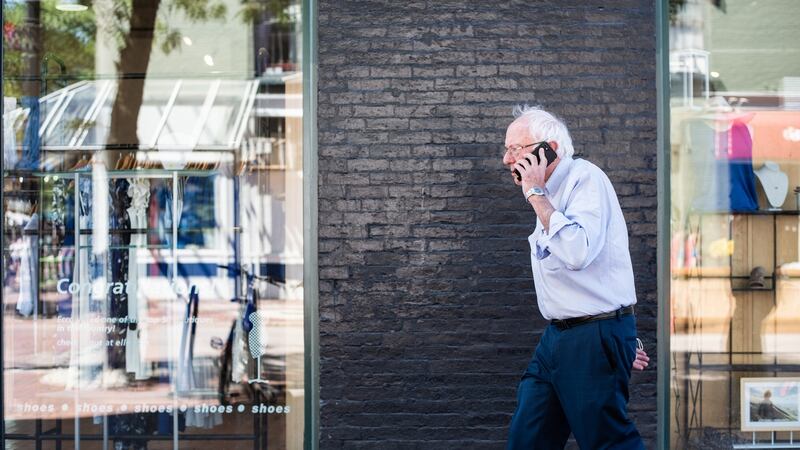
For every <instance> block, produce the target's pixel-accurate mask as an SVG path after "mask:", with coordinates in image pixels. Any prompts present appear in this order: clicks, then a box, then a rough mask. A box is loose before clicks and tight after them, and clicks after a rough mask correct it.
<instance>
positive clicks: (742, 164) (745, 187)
mask: <svg viewBox="0 0 800 450" xmlns="http://www.w3.org/2000/svg"><path fill="white" fill-rule="evenodd" d="M720 126H724V124H722V125H720ZM683 127H684V133H685V139H686V146H687V151H688V154H689V157H690V160H689V163H690V164H691V166H690V167H687V169H688V170H690V172H689V173H688V174H687V175H688V176H689V177H690V178H689V179H688V180H687V182H688V183H689V186H690V189H692V199H691V208H692V209H693V210H694V211H698V212H727V211H755V210H757V209H758V195H757V194H756V179H755V173H754V172H753V140H752V137H751V136H750V131H749V130H748V129H747V125H746V124H744V123H742V122H739V121H734V122H732V123H731V124H730V126H729V128H727V129H723V130H716V129H715V127H714V123H713V122H712V123H711V124H709V123H708V121H706V120H703V119H689V120H686V121H685V123H684V124H683Z"/></svg>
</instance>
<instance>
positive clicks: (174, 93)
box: [148, 80, 183, 149]
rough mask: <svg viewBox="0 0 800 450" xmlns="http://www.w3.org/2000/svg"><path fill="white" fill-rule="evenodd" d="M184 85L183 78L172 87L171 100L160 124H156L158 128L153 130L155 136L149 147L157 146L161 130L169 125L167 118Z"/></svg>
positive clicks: (151, 139)
mask: <svg viewBox="0 0 800 450" xmlns="http://www.w3.org/2000/svg"><path fill="white" fill-rule="evenodd" d="M182 85H183V80H178V81H176V82H175V87H174V88H172V93H171V94H170V96H169V100H167V105H166V107H165V108H164V114H162V115H161V119H159V120H158V126H156V129H155V131H154V132H153V137H152V138H150V145H149V146H148V148H150V149H154V148H156V145H157V144H158V138H159V137H160V136H161V132H162V131H163V130H164V127H165V126H166V125H167V119H169V115H170V113H171V112H172V107H173V106H175V100H176V99H177V98H178V92H180V90H181V86H182Z"/></svg>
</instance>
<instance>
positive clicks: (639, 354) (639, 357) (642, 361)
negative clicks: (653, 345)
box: [633, 348, 650, 370]
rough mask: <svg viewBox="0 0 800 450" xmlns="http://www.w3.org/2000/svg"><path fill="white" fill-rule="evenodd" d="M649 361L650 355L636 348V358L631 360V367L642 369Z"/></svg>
mask: <svg viewBox="0 0 800 450" xmlns="http://www.w3.org/2000/svg"><path fill="white" fill-rule="evenodd" d="M649 362H650V357H649V356H647V353H645V351H644V350H641V349H638V348H637V349H636V359H634V360H633V368H634V369H635V370H644V369H645V368H646V367H647V364H648V363H649Z"/></svg>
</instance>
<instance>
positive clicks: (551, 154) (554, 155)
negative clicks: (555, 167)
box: [514, 142, 558, 181]
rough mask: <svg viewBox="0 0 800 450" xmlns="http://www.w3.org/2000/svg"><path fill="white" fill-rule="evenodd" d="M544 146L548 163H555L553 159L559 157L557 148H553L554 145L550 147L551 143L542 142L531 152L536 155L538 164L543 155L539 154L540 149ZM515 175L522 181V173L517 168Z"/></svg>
mask: <svg viewBox="0 0 800 450" xmlns="http://www.w3.org/2000/svg"><path fill="white" fill-rule="evenodd" d="M542 148H543V149H544V157H545V158H547V165H548V166H549V165H550V164H552V163H553V161H555V160H556V158H558V154H557V153H556V151H555V150H553V147H550V144H548V143H547V142H540V143H539V145H537V146H536V147H534V148H533V150H532V151H531V153H533V155H534V156H536V163H537V164H538V163H539V161H541V160H542V158H541V156H539V151H540V149H542ZM514 177H515V178H516V179H517V181H522V175H521V174H520V173H519V171H518V170H517V169H514Z"/></svg>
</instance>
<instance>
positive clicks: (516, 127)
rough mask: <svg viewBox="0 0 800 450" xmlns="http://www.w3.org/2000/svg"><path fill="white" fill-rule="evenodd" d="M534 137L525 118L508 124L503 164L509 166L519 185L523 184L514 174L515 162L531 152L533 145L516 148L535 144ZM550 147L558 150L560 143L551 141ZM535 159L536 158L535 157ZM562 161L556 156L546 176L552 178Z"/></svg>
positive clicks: (513, 177)
mask: <svg viewBox="0 0 800 450" xmlns="http://www.w3.org/2000/svg"><path fill="white" fill-rule="evenodd" d="M534 142H536V141H534V139H533V138H532V137H531V134H530V132H529V131H528V126H527V124H526V123H525V121H524V120H521V119H517V120H515V121H513V122H511V125H509V126H508V129H507V130H506V141H505V148H506V151H505V153H504V154H503V164H504V165H505V166H506V167H508V171H509V174H510V176H511V179H512V180H514V184H516V185H517V186H522V182H520V181H517V177H515V176H514V164H516V163H517V161H519V160H521V159H524V158H525V156H527V155H528V154H530V152H531V151H532V150H533V147H527V148H523V149H520V150H516V147H521V146H524V145H529V144H533V143H534ZM548 144H550V147H552V148H553V150H556V151H558V143H557V142H555V141H549V142H548ZM509 149H515V150H514V151H509ZM534 161H535V158H534ZM560 161H561V158H560V157H558V158H556V160H555V161H553V163H552V164H550V165H549V166H547V172H546V178H550V174H551V173H553V170H554V169H555V168H556V166H557V165H558V163H559V162H560Z"/></svg>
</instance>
